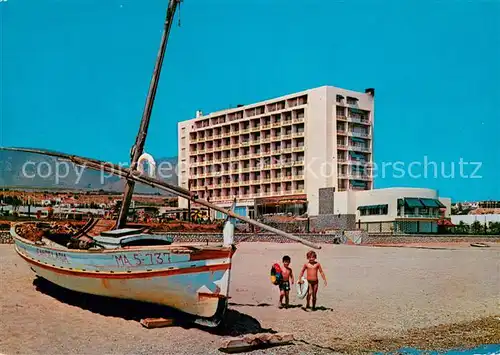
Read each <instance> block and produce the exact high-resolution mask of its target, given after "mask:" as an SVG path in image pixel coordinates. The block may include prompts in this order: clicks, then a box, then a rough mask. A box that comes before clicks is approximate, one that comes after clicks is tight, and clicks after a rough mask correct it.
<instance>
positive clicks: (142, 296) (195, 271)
mask: <svg viewBox="0 0 500 355" xmlns="http://www.w3.org/2000/svg"><path fill="white" fill-rule="evenodd" d="M14 241H15V248H16V251H17V253H18V254H19V255H20V256H21V257H22V258H23V259H24V260H25V261H26V262H27V263H28V264H29V265H30V267H31V269H32V270H33V271H34V272H35V273H36V274H37V275H38V276H39V277H42V278H44V279H46V280H48V281H50V282H53V283H54V284H56V285H58V286H61V287H64V288H67V289H70V290H73V291H78V292H83V293H88V294H93V295H99V296H107V297H114V298H122V299H131V300H136V301H143V302H150V303H155V304H160V305H165V306H168V307H172V308H174V309H177V310H180V311H182V312H185V313H187V314H190V315H193V316H196V317H201V318H202V319H205V320H210V319H212V320H214V321H213V322H208V323H207V324H208V325H210V323H212V324H215V325H216V324H218V322H219V320H215V318H217V319H219V318H220V317H221V316H222V315H223V313H224V312H225V309H226V307H227V298H228V293H229V280H230V272H231V257H232V254H233V249H232V248H224V247H221V248H212V249H207V250H203V249H202V250H195V251H194V252H193V250H192V249H187V248H183V247H177V249H175V248H174V247H172V246H157V247H155V246H151V247H140V248H131V249H126V250H125V249H120V250H113V251H108V250H106V251H80V250H75V251H73V250H61V249H56V248H50V247H46V246H41V245H37V244H35V243H32V242H30V241H28V240H26V239H24V238H20V237H19V236H14Z"/></svg>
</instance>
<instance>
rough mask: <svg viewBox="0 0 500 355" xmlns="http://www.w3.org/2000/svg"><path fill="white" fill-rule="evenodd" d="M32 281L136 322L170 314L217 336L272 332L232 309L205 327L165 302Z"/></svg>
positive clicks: (61, 297)
mask: <svg viewBox="0 0 500 355" xmlns="http://www.w3.org/2000/svg"><path fill="white" fill-rule="evenodd" d="M33 285H34V286H35V287H36V290H37V291H39V292H41V293H43V294H45V295H47V296H50V297H52V298H55V299H57V300H58V301H60V302H63V303H66V304H68V305H71V306H75V307H79V308H82V309H84V310H87V311H90V312H93V313H97V314H100V315H103V316H106V317H117V318H122V319H125V320H130V321H136V322H140V320H141V319H143V318H172V319H174V320H175V323H176V325H178V326H180V327H182V328H185V329H190V328H196V329H200V330H203V331H206V332H208V333H211V334H215V335H221V336H240V335H245V334H256V333H262V332H268V333H276V332H275V331H274V330H272V329H263V328H262V327H261V325H260V323H259V321H258V320H257V319H255V318H253V317H251V316H249V315H246V314H243V313H240V312H238V311H236V310H233V309H228V310H227V311H226V314H225V317H224V321H223V322H221V325H219V326H218V327H217V328H208V327H203V326H200V325H198V324H195V323H193V321H194V319H193V317H192V316H190V315H188V314H185V313H182V312H180V311H177V310H175V309H172V308H168V307H165V306H160V305H155V304H151V303H145V302H139V301H132V300H124V299H117V298H110V297H104V296H95V295H90V294H86V293H80V292H76V291H71V290H68V289H65V288H62V287H60V286H57V285H55V284H53V283H51V282H50V281H47V280H45V279H43V278H40V277H38V278H36V279H35V280H34V281H33Z"/></svg>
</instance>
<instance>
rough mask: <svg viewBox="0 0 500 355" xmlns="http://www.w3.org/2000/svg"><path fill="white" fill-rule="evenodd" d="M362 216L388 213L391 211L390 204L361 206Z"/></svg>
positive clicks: (360, 212) (359, 208)
mask: <svg viewBox="0 0 500 355" xmlns="http://www.w3.org/2000/svg"><path fill="white" fill-rule="evenodd" d="M358 210H359V214H360V215H361V216H376V215H386V214H388V213H389V205H372V206H359V207H358Z"/></svg>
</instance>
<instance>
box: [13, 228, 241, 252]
mask: <svg viewBox="0 0 500 355" xmlns="http://www.w3.org/2000/svg"><path fill="white" fill-rule="evenodd" d="M35 223H37V222H19V223H14V224H12V226H11V227H10V235H11V236H12V238H14V240H15V239H18V240H19V241H21V242H22V243H25V244H29V245H32V246H35V247H37V248H41V249H47V250H57V251H59V252H69V253H84V254H101V253H102V254H113V253H123V252H129V251H134V250H137V251H144V250H145V249H154V250H172V249H174V250H175V249H176V250H175V253H176V254H182V253H183V251H182V250H179V249H181V248H184V249H185V251H186V254H191V253H200V252H204V251H227V252H229V253H230V254H232V252H233V247H232V246H228V247H225V246H220V247H216V246H205V245H196V244H194V245H172V244H170V245H141V246H128V247H121V246H120V247H118V248H116V249H104V248H103V249H99V250H83V249H69V248H66V247H65V246H63V245H61V248H54V247H50V246H46V245H41V244H37V243H36V242H33V241H31V240H29V239H26V238H24V237H22V236H21V235H19V234H18V233H17V231H16V227H17V226H20V225H23V224H35Z"/></svg>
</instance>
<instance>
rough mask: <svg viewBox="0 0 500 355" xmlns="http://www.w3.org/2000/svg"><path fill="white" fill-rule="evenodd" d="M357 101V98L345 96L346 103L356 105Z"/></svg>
mask: <svg viewBox="0 0 500 355" xmlns="http://www.w3.org/2000/svg"><path fill="white" fill-rule="evenodd" d="M357 103H358V99H356V98H355V97H350V96H347V104H348V105H356V104H357Z"/></svg>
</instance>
